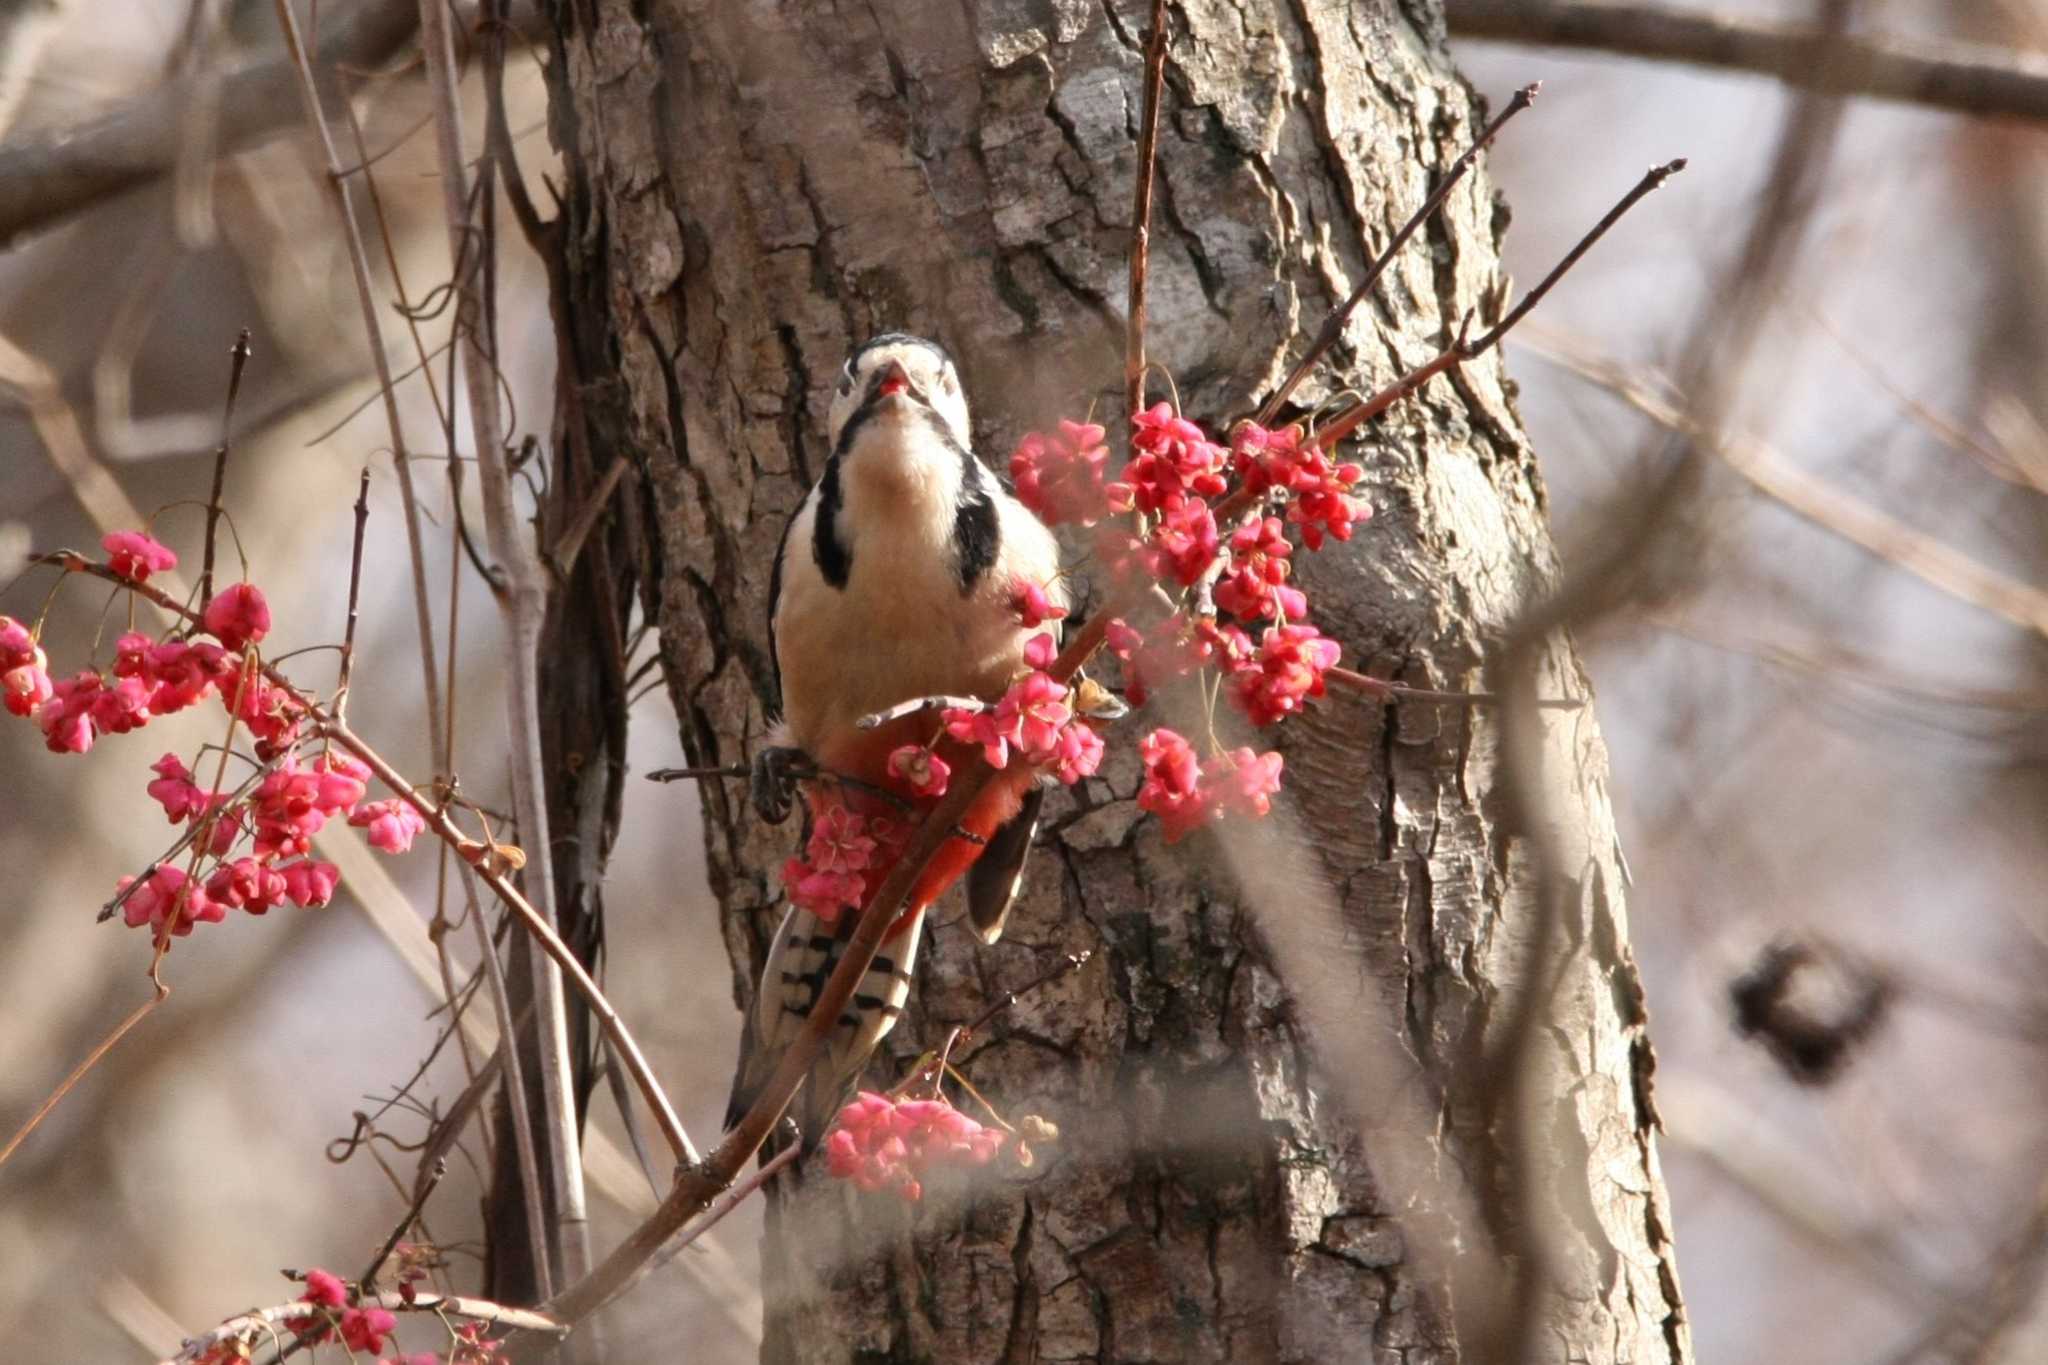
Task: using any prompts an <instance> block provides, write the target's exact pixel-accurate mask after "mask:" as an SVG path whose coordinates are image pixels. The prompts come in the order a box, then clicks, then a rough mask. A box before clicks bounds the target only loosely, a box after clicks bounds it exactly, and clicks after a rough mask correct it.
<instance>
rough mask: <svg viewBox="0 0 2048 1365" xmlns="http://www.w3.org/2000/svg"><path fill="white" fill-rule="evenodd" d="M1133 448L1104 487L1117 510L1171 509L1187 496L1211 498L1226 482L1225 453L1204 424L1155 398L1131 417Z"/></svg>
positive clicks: (1149, 510) (1221, 490)
mask: <svg viewBox="0 0 2048 1365" xmlns="http://www.w3.org/2000/svg"><path fill="white" fill-rule="evenodd" d="M1131 423H1132V426H1133V428H1134V429H1133V431H1132V433H1131V449H1132V450H1133V451H1134V452H1135V453H1134V454H1133V455H1132V456H1131V458H1130V460H1129V462H1128V463H1126V464H1125V465H1124V468H1123V474H1122V476H1121V477H1120V478H1119V479H1118V480H1117V481H1116V482H1115V483H1113V484H1110V485H1108V487H1107V488H1106V489H1105V490H1104V491H1105V492H1106V493H1107V495H1108V497H1109V505H1110V506H1111V507H1112V508H1114V509H1116V510H1117V511H1120V512H1127V511H1131V510H1134V509H1135V510H1137V511H1140V512H1162V511H1163V512H1171V511H1174V510H1176V509H1177V508H1179V507H1180V506H1181V504H1182V503H1183V502H1185V501H1186V500H1187V499H1188V498H1190V497H1195V498H1213V497H1216V496H1218V495H1219V494H1221V493H1222V492H1223V491H1224V489H1225V488H1226V487H1227V485H1226V484H1225V482H1224V480H1223V473H1222V471H1223V462H1224V458H1225V457H1226V455H1227V454H1228V453H1229V452H1227V451H1225V450H1224V449H1223V448H1222V447H1221V446H1218V445H1215V444H1213V443H1211V442H1210V441H1209V439H1208V438H1207V437H1205V436H1203V435H1202V429H1201V428H1200V427H1198V426H1196V425H1195V424H1194V423H1193V422H1190V421H1188V420H1187V419H1186V418H1184V417H1178V416H1175V415H1174V412H1173V409H1171V408H1170V407H1168V406H1167V405H1166V404H1164V403H1155V404H1154V405H1153V406H1152V407H1150V408H1148V409H1146V410H1145V411H1143V412H1139V413H1136V414H1134V415H1133V416H1132V418H1131Z"/></svg>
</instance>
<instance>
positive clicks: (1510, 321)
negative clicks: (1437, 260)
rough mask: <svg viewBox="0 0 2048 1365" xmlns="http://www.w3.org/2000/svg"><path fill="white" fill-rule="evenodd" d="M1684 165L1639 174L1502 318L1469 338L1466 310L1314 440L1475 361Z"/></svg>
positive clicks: (1345, 430) (1329, 440)
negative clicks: (1429, 348)
mask: <svg viewBox="0 0 2048 1365" xmlns="http://www.w3.org/2000/svg"><path fill="white" fill-rule="evenodd" d="M1684 169H1685V158H1684V157H1678V158H1677V159H1675V160H1672V161H1667V162H1665V163H1664V164H1663V165H1661V166H1652V167H1651V168H1650V169H1649V170H1648V171H1646V172H1644V173H1643V178H1642V179H1641V180H1638V181H1637V182H1636V184H1635V188H1633V189H1631V190H1630V191H1629V192H1628V193H1627V194H1624V195H1623V196H1622V197H1621V198H1620V200H1618V201H1617V202H1616V203H1615V205H1614V207H1613V208H1611V209H1609V210H1607V212H1606V214H1605V215H1604V216H1602V218H1601V219H1600V221H1599V222H1597V223H1595V224H1594V225H1593V227H1592V228H1591V230H1589V231H1588V232H1587V233H1586V235H1585V236H1583V237H1581V238H1579V240H1578V242H1577V243H1576V244H1575V245H1574V246H1573V247H1572V249H1571V250H1570V251H1567V252H1566V253H1565V254H1564V259H1562V260H1560V261H1559V262H1558V263H1557V264H1556V265H1555V266H1552V267H1551V270H1550V273H1549V274H1547V275H1545V276H1544V277H1543V278H1542V279H1541V280H1538V281H1537V282H1536V287H1535V288H1533V289H1531V290H1530V291H1529V292H1528V293H1527V294H1525V295H1523V296H1522V301H1521V302H1520V303H1518V304H1516V305H1515V306H1514V308H1513V309H1511V310H1510V311H1509V313H1508V315H1507V316H1506V317H1504V318H1502V319H1501V320H1500V321H1499V322H1498V323H1496V324H1495V325H1494V326H1493V327H1492V328H1490V329H1489V330H1488V331H1487V332H1486V333H1485V334H1484V335H1482V336H1481V337H1480V338H1479V340H1477V341H1473V340H1471V338H1470V329H1471V324H1472V319H1471V315H1470V314H1467V315H1466V317H1465V318H1464V319H1463V320H1462V321H1461V322H1460V323H1459V326H1458V334H1457V337H1456V338H1455V339H1454V340H1453V341H1452V342H1451V344H1450V345H1448V346H1446V347H1444V349H1443V350H1441V351H1439V352H1438V353H1437V354H1436V355H1435V356H1433V357H1431V358H1430V359H1429V360H1428V361H1426V362H1424V363H1423V364H1422V365H1420V366H1418V367H1417V368H1415V369H1413V370H1410V371H1409V372H1408V373H1407V374H1405V375H1402V376H1401V377H1400V378H1399V379H1396V380H1395V381H1394V382H1393V383H1391V384H1389V385H1387V386H1386V387H1385V388H1383V389H1381V390H1380V391H1379V392H1378V393H1375V394H1373V395H1372V396H1371V397H1370V398H1366V399H1363V400H1361V401H1360V402H1358V403H1355V404H1353V405H1352V406H1351V407H1349V408H1347V409H1345V410H1344V411H1343V412H1342V413H1340V414H1339V415H1338V416H1336V417H1335V418H1333V419H1332V420H1331V421H1330V423H1329V424H1328V425H1327V426H1325V427H1323V428H1322V429H1321V430H1319V431H1318V432H1317V433H1316V440H1317V442H1318V443H1319V444H1321V445H1322V446H1324V447H1325V448H1328V447H1331V446H1334V445H1336V444H1337V442H1339V441H1341V440H1343V439H1344V438H1345V437H1346V436H1349V435H1350V434H1351V433H1352V432H1353V431H1356V430H1357V429H1358V428H1359V427H1360V426H1361V425H1363V424H1364V423H1366V422H1369V421H1371V420H1372V419H1373V418H1375V417H1377V416H1379V415H1380V414H1381V413H1382V412H1385V411H1386V410H1387V409H1388V408H1390V407H1392V406H1393V405H1394V404H1395V403H1398V402H1399V401H1401V400H1402V399H1403V398H1406V397H1407V396H1408V395H1409V394H1411V393H1414V392H1415V391H1416V390H1417V389H1419V388H1421V387H1422V386H1423V385H1424V384H1427V383H1428V382H1429V381H1430V380H1432V379H1434V378H1436V377H1437V376H1438V375H1440V374H1442V373H1443V372H1444V371H1446V370H1450V369H1455V368H1457V367H1458V366H1460V365H1463V364H1465V363H1466V362H1468V361H1471V360H1476V359H1478V358H1479V357H1480V356H1482V355H1485V354H1486V353H1487V352H1488V351H1490V350H1492V349H1493V348H1494V347H1495V346H1497V345H1499V344H1500V339H1501V338H1502V337H1504V336H1506V335H1507V334H1508V332H1509V331H1510V330H1512V329H1513V327H1514V325H1515V324H1516V323H1518V322H1520V321H1521V320H1522V319H1523V318H1525V317H1527V316H1528V315H1529V310H1530V309H1532V308H1534V307H1535V306H1536V305H1537V304H1538V303H1540V302H1542V300H1543V296H1544V295H1545V294H1548V293H1549V292H1550V290H1551V288H1552V287H1553V286H1554V285H1556V283H1557V282H1558V281H1559V280H1561V279H1563V278H1564V276H1565V272H1566V271H1568V270H1570V269H1571V268H1572V267H1573V266H1575V265H1577V264H1578V263H1579V258H1580V257H1582V256H1584V255H1585V254H1586V253H1587V252H1588V251H1591V250H1592V249H1593V244H1594V243H1595V242H1598V241H1599V240H1600V239H1601V238H1602V237H1604V236H1606V235H1607V230H1608V229H1609V228H1611V227H1613V226H1614V225H1615V224H1616V223H1617V222H1619V221H1620V220H1621V216H1622V215H1623V214H1624V213H1627V212H1628V211H1629V210H1630V209H1632V208H1634V207H1635V205H1636V203H1637V201H1639V200H1641V199H1642V198H1643V196H1645V195H1647V194H1649V193H1650V192H1651V191H1652V190H1654V189H1656V188H1657V187H1658V186H1660V185H1662V184H1663V183H1664V182H1665V181H1666V180H1669V179H1670V178H1671V177H1672V176H1674V175H1676V174H1678V173H1679V172H1680V171H1682V170H1684Z"/></svg>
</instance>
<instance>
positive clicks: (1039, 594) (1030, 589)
mask: <svg viewBox="0 0 2048 1365" xmlns="http://www.w3.org/2000/svg"><path fill="white" fill-rule="evenodd" d="M1010 606H1011V608H1012V609H1013V610H1014V611H1015V612H1016V613H1017V615H1018V616H1019V617H1021V618H1022V619H1023V622H1024V629H1026V630H1036V629H1038V628H1039V627H1040V626H1042V625H1044V624H1045V623H1046V622H1047V621H1063V620H1065V619H1066V615H1067V609H1066V608H1065V607H1063V606H1060V605H1059V604H1058V603H1056V602H1054V601H1053V600H1052V598H1051V596H1050V595H1048V594H1047V593H1046V591H1045V589H1044V588H1042V587H1040V586H1039V585H1038V584H1036V583H1028V582H1026V581H1025V580H1023V579H1021V578H1020V579H1018V580H1017V581H1016V584H1015V585H1014V587H1013V589H1012V591H1011V594H1010ZM1039 666H1040V667H1044V665H1042V664H1041V665H1039Z"/></svg>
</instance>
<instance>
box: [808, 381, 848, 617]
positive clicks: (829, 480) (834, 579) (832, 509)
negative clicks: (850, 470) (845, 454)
mask: <svg viewBox="0 0 2048 1365" xmlns="http://www.w3.org/2000/svg"><path fill="white" fill-rule="evenodd" d="M852 427H853V423H851V422H849V423H847V428H848V430H849V431H850V430H851V429H852ZM840 444H842V445H844V444H845V442H844V441H842V442H841V443H840ZM839 500H840V493H839V456H838V455H837V454H836V453H835V454H834V455H833V456H832V458H831V459H830V460H828V461H826V462H825V477H824V478H822V479H820V480H818V513H817V520H816V521H815V522H813V523H812V525H811V558H812V559H814V560H816V561H817V562H818V572H819V573H821V574H823V575H824V577H825V581H826V582H827V583H829V584H831V585H832V586H833V587H835V588H844V587H845V586H846V580H847V577H848V575H850V574H851V573H852V572H853V553H852V551H850V550H848V549H847V547H846V542H845V541H843V540H841V539H840V538H839Z"/></svg>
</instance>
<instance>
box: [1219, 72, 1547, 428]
mask: <svg viewBox="0 0 2048 1365" xmlns="http://www.w3.org/2000/svg"><path fill="white" fill-rule="evenodd" d="M1541 88H1542V86H1541V83H1540V82H1532V83H1531V84H1528V85H1525V86H1523V87H1522V88H1521V89H1520V90H1517V91H1516V92H1515V93H1514V95H1513V96H1512V97H1511V98H1510V99H1509V100H1508V104H1507V108H1505V109H1503V110H1501V111H1500V114H1499V116H1497V117H1496V118H1495V119H1494V120H1493V122H1491V123H1489V124H1487V125H1486V126H1485V127H1484V128H1482V129H1480V131H1479V136H1478V137H1476V138H1474V139H1473V140H1472V145H1471V146H1470V147H1467V148H1466V149H1465V150H1464V152H1463V153H1462V154H1460V155H1459V157H1458V159H1457V160H1456V161H1453V162H1452V163H1451V164H1450V166H1449V167H1448V168H1447V169H1446V170H1445V171H1444V173H1443V176H1442V178H1441V179H1439V180H1438V181H1437V185H1436V188H1435V189H1433V190H1431V191H1430V193H1429V198H1427V199H1425V200H1423V201H1422V207H1420V208H1418V209H1416V210H1415V212H1414V213H1412V214H1410V215H1409V217H1408V221H1407V222H1405V223H1403V224H1401V228H1400V230H1399V231H1398V232H1396V233H1395V234H1394V235H1393V237H1392V238H1391V239H1390V240H1389V241H1388V242H1387V245H1386V247H1385V248H1384V249H1383V250H1382V251H1381V252H1380V254H1379V255H1378V256H1376V257H1374V258H1373V262H1372V264H1371V265H1369V266H1367V267H1366V270H1365V277H1364V278H1363V279H1361V280H1360V281H1359V282H1358V286H1357V288H1355V289H1353V290H1352V291H1351V296H1350V297H1349V298H1347V299H1345V300H1344V302H1343V303H1341V304H1339V305H1338V306H1337V307H1336V308H1334V309H1332V310H1331V312H1330V316H1329V317H1327V318H1325V319H1324V320H1323V328H1322V330H1321V331H1320V332H1318V333H1316V339H1315V341H1314V342H1312V343H1311V344H1310V346H1309V348H1308V351H1307V353H1306V354H1305V355H1303V356H1302V358H1301V359H1300V360H1299V361H1297V362H1295V366H1294V368H1293V369H1292V370H1289V371H1288V372H1287V378H1285V379H1283V380H1281V381H1280V387H1279V388H1277V389H1275V390H1273V396H1272V397H1270V398H1268V399H1267V400H1266V401H1265V402H1264V403H1263V404H1261V405H1260V406H1259V412H1258V416H1256V417H1254V418H1252V420H1253V421H1254V422H1256V423H1258V424H1259V425H1260V426H1267V425H1270V424H1271V423H1272V421H1273V418H1274V417H1275V416H1276V415H1277V414H1278V413H1279V411H1280V405H1281V404H1283V403H1285V402H1286V401H1287V400H1288V399H1289V398H1292V397H1293V396H1294V391H1295V390H1296V389H1297V388H1299V387H1300V386H1301V381H1302V380H1304V379H1306V378H1308V374H1309V371H1310V370H1313V369H1314V368H1315V367H1316V362H1317V361H1319V360H1321V359H1322V358H1323V357H1324V356H1325V355H1327V354H1329V350H1330V348H1331V347H1332V346H1335V345H1336V344H1337V342H1338V341H1339V339H1341V338H1342V337H1343V335H1344V328H1345V325H1346V324H1347V323H1349V322H1350V321H1351V315H1352V314H1353V313H1354V312H1356V311H1357V310H1358V305H1359V304H1361V303H1363V302H1364V301H1365V296H1366V295H1367V294H1369V293H1371V292H1372V287H1373V286H1374V285H1375V284H1377V283H1379V278H1380V276H1381V275H1384V274H1385V273H1386V271H1387V267H1388V266H1390V265H1392V264H1393V263H1394V258H1395V257H1396V256H1398V255H1400V254H1401V248H1402V247H1404V246H1406V245H1407V244H1408V239H1409V238H1410V237H1413V236H1414V235H1415V231H1416V229H1417V228H1420V227H1421V226H1422V225H1423V224H1424V223H1426V222H1428V221H1429V217H1430V215H1431V214H1433V213H1435V212H1436V211H1437V209H1438V208H1439V207H1440V206H1441V205H1442V204H1443V202H1444V200H1445V199H1447V198H1448V197H1450V193H1451V191H1452V190H1454V189H1456V188H1457V185H1458V182H1459V181H1460V180H1462V179H1464V178H1465V172H1466V171H1468V170H1470V169H1471V168H1472V162H1473V160H1474V158H1476V157H1477V156H1478V155H1479V153H1480V151H1481V149H1483V148H1484V147H1485V146H1486V145H1487V144H1488V143H1490V142H1492V141H1493V139H1494V137H1495V136H1496V135H1497V134H1498V133H1499V132H1500V130H1501V129H1502V128H1504V127H1506V126H1507V121H1508V120H1509V119H1511V118H1513V117H1514V116H1515V115H1517V114H1519V113H1521V112H1522V111H1523V110H1524V109H1527V108H1528V107H1529V105H1530V104H1531V103H1532V102H1534V100H1535V99H1536V93H1537V91H1538V90H1540V89H1541Z"/></svg>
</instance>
